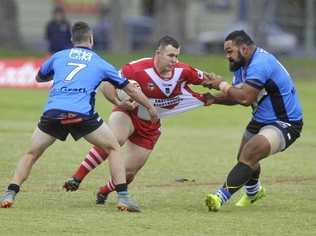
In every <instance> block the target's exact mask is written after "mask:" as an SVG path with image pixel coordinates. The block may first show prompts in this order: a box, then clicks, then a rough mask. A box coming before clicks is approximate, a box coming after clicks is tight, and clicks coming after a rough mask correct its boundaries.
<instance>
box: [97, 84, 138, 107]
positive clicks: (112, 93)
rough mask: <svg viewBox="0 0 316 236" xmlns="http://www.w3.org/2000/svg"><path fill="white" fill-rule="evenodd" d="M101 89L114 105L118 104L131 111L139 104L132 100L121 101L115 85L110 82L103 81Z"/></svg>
mask: <svg viewBox="0 0 316 236" xmlns="http://www.w3.org/2000/svg"><path fill="white" fill-rule="evenodd" d="M100 90H101V92H102V94H103V96H104V97H105V98H106V99H107V100H108V101H109V102H111V103H112V104H113V105H115V106H118V107H120V108H122V109H124V110H127V111H131V110H133V109H134V108H135V107H136V106H137V104H136V103H135V102H132V101H121V100H120V99H119V98H118V96H117V93H116V89H115V87H114V86H113V85H112V84H111V83H110V82H107V81H105V82H103V84H102V85H101V87H100Z"/></svg>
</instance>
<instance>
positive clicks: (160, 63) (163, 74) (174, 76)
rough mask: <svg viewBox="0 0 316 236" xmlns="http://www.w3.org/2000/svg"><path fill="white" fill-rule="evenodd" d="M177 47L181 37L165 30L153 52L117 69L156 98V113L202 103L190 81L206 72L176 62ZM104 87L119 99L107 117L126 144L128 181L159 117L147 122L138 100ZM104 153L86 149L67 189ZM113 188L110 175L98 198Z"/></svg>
mask: <svg viewBox="0 0 316 236" xmlns="http://www.w3.org/2000/svg"><path fill="white" fill-rule="evenodd" d="M179 53H180V46H179V43H178V42H177V41H176V40H175V39H173V38H171V37H169V36H165V37H163V38H161V39H160V40H159V42H158V47H157V49H156V52H155V55H154V57H153V58H143V59H140V60H137V61H133V62H130V63H128V64H126V65H124V66H123V67H122V70H121V73H122V74H123V76H125V77H126V78H128V79H129V80H134V81H136V82H137V83H138V84H139V86H140V88H141V90H142V92H143V93H144V94H145V95H146V96H147V97H148V98H149V100H150V101H151V102H152V103H153V104H154V106H155V108H156V109H157V111H158V113H159V117H160V118H163V117H166V116H170V115H175V114H177V113H180V112H185V111H188V110H191V109H193V108H197V107H200V106H203V105H205V103H204V96H205V95H203V94H199V93H195V92H193V91H192V90H191V89H190V88H189V86H188V85H189V84H193V85H201V84H203V83H204V82H206V81H207V80H208V77H206V76H204V73H203V72H202V71H200V70H198V69H194V68H192V67H191V66H190V65H187V64H184V63H180V62H179V61H178V55H179ZM103 89H104V90H103V93H104V94H105V95H106V96H107V98H108V99H109V100H110V101H111V102H112V103H113V104H116V105H117V106H115V107H114V108H113V111H112V113H111V115H110V118H109V121H108V122H109V126H110V128H111V129H112V131H113V133H114V135H115V136H116V137H117V139H118V141H119V143H120V145H121V146H122V145H126V148H127V151H126V153H127V154H126V155H127V157H126V162H125V167H126V178H127V183H130V182H131V181H132V180H133V179H134V177H135V175H136V173H137V172H138V171H139V170H140V169H141V168H142V167H143V166H144V164H145V162H146V161H147V159H148V157H149V155H150V153H151V152H152V150H153V148H154V146H155V144H156V142H157V140H158V138H159V136H160V129H159V128H160V122H157V123H153V122H151V121H150V117H149V114H148V113H147V111H146V109H145V108H144V107H142V106H141V105H135V102H129V101H124V102H122V101H119V99H118V97H117V95H116V92H115V88H114V86H112V85H111V84H108V85H107V86H105V87H103ZM208 102H209V101H208ZM209 104H210V102H209V103H208V104H207V105H209ZM107 155H108V154H107V153H106V152H104V151H103V150H101V149H99V148H97V147H93V148H92V149H90V151H89V153H88V155H87V156H86V158H85V159H84V161H83V162H82V163H81V165H80V167H79V168H78V169H77V171H76V172H75V174H74V175H73V177H71V178H70V179H68V180H67V181H66V182H65V185H64V188H65V189H66V190H67V191H75V190H77V189H78V187H79V184H80V182H81V181H82V180H83V178H84V177H85V176H86V175H87V174H88V173H89V172H90V171H91V170H93V169H94V168H95V167H97V166H98V165H100V164H101V163H102V162H103V161H104V160H105V159H106V158H107ZM114 190H115V183H114V182H113V181H112V180H110V181H109V182H108V183H107V184H106V185H105V186H103V187H101V188H100V189H99V192H98V194H97V203H98V204H104V202H105V200H106V198H107V195H108V193H110V192H111V191H114Z"/></svg>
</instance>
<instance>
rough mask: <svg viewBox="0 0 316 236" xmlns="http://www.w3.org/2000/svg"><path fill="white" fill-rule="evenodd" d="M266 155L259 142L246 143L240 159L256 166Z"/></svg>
mask: <svg viewBox="0 0 316 236" xmlns="http://www.w3.org/2000/svg"><path fill="white" fill-rule="evenodd" d="M263 157H264V150H263V149H262V147H261V146H260V145H259V144H257V143H249V144H246V145H245V147H244V148H243V150H242V152H241V154H240V156H239V161H241V162H243V163H246V164H248V165H251V166H255V165H256V164H257V163H258V161H259V160H261V159H262V158H263Z"/></svg>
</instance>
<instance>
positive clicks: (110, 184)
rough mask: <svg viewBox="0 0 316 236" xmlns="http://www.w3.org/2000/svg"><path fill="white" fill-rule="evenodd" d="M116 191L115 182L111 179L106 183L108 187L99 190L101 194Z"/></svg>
mask: <svg viewBox="0 0 316 236" xmlns="http://www.w3.org/2000/svg"><path fill="white" fill-rule="evenodd" d="M114 190H115V184H114V182H113V180H111V179H110V180H109V182H107V183H106V185H104V186H103V187H101V188H100V189H99V192H101V193H110V192H113V191H114Z"/></svg>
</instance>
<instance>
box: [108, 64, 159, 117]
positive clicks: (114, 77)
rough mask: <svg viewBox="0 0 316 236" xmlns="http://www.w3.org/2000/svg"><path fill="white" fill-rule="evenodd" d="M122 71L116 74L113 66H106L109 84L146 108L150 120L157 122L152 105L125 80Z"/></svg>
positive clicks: (138, 90)
mask: <svg viewBox="0 0 316 236" xmlns="http://www.w3.org/2000/svg"><path fill="white" fill-rule="evenodd" d="M122 71H123V73H122V72H118V71H117V70H116V69H115V68H114V67H113V66H108V70H107V77H109V78H111V79H110V80H109V82H111V83H112V84H113V85H114V86H115V87H117V88H119V89H122V90H123V91H124V92H125V93H127V94H128V95H129V96H130V97H131V99H132V100H134V101H136V102H138V103H139V104H141V105H143V106H144V107H145V108H147V110H148V113H149V115H150V117H151V120H152V121H153V122H157V121H158V120H159V118H158V112H157V110H156V108H155V107H154V105H153V104H151V102H150V101H149V99H148V98H147V97H146V96H145V95H144V94H143V93H142V92H141V90H140V89H138V88H136V86H134V85H133V84H132V83H129V82H128V80H127V79H126V78H125V76H126V74H125V70H124V68H123V70H122ZM127 78H131V76H130V75H128V77H127Z"/></svg>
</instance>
